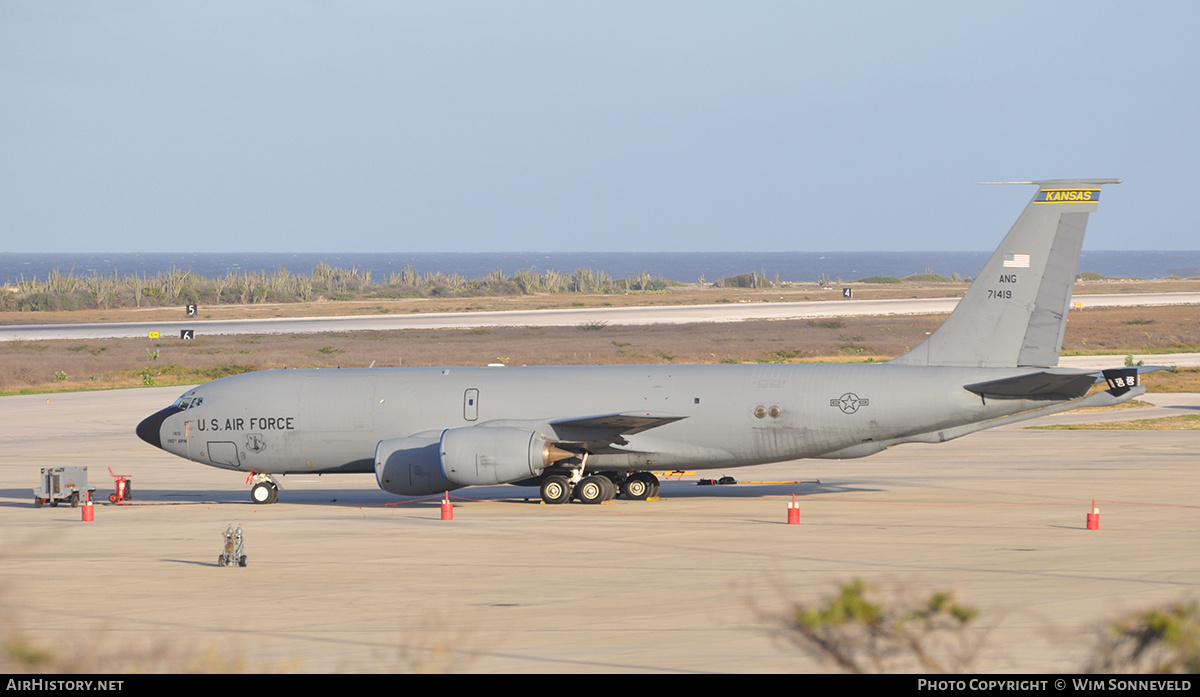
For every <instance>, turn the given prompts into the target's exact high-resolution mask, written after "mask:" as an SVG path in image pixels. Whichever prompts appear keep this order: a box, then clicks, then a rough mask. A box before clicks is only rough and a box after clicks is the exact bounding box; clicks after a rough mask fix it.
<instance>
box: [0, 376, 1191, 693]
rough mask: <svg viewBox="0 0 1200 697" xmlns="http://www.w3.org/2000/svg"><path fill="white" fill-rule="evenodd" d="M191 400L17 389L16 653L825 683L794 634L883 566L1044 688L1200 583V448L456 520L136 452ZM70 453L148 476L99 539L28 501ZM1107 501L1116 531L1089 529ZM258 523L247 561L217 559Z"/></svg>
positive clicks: (1136, 440) (113, 664)
mask: <svg viewBox="0 0 1200 697" xmlns="http://www.w3.org/2000/svg"><path fill="white" fill-rule="evenodd" d="M176 393H177V390H175V389H173V388H156V389H144V390H124V391H114V392H94V393H73V394H61V395H39V396H14V397H3V398H0V423H4V424H5V427H4V429H3V430H2V431H0V528H3V530H4V531H5V535H4V541H3V547H2V551H0V558H2V559H3V563H0V617H3V618H4V623H5V625H4V627H3V629H4V631H5V633H6V638H7V639H8V640H10V641H17V642H18V643H19V644H20V645H22V646H32V647H39V648H40V649H41V650H43V651H45V652H47V653H49V654H50V655H52V656H54V657H55V658H56V660H59V661H61V662H62V663H60V664H58V665H60V666H66V667H73V668H77V669H81V670H85V671H134V670H142V671H145V670H150V671H156V670H163V671H180V670H185V669H199V670H215V671H237V670H245V671H373V672H374V671H391V670H395V671H414V670H437V671H462V670H468V671H495V672H515V673H541V672H580V671H602V672H609V671H611V672H630V671H655V672H711V671H718V672H725V671H738V672H757V671H774V672H784V671H809V670H823V669H828V668H827V666H825V665H824V664H821V663H819V662H818V661H815V660H814V659H813V658H811V657H810V656H808V655H806V654H805V653H804V652H802V651H800V650H798V649H796V648H795V647H794V646H792V645H791V644H789V643H788V642H787V641H786V640H785V639H783V638H782V636H781V635H780V634H779V633H778V618H779V617H780V616H781V615H782V614H783V613H785V612H786V609H787V608H788V607H789V606H790V604H791V603H792V602H796V601H801V602H815V601H818V600H819V599H820V598H822V597H824V596H827V595H829V594H831V593H833V592H834V591H835V589H836V586H837V585H838V584H840V583H843V582H846V581H849V580H851V579H854V578H862V579H865V580H866V581H867V582H868V583H870V584H872V586H874V587H878V588H879V589H880V590H881V592H883V593H884V594H885V595H886V594H890V593H896V592H902V593H909V594H917V595H926V594H928V593H929V592H932V591H934V590H939V589H945V590H951V591H954V592H956V594H957V596H958V598H959V600H960V601H961V602H963V603H965V604H966V605H969V606H971V607H974V608H976V609H978V610H979V613H980V615H979V620H978V622H979V626H980V627H981V628H986V629H987V630H988V633H987V636H986V643H985V648H984V650H983V651H982V653H981V654H980V655H979V657H978V658H977V659H976V661H975V662H974V663H973V667H974V668H975V669H977V670H981V671H989V672H1034V673H1040V672H1048V671H1071V670H1075V669H1077V668H1078V667H1079V665H1080V664H1081V663H1082V662H1083V661H1085V660H1086V658H1087V656H1088V654H1089V652H1090V651H1091V649H1092V647H1093V641H1094V639H1095V637H1097V636H1098V634H1099V633H1100V631H1101V630H1102V628H1103V627H1104V626H1106V624H1107V623H1110V622H1111V621H1113V620H1114V619H1116V618H1117V617H1119V616H1121V615H1122V614H1124V613H1127V612H1130V611H1134V610H1138V609H1144V608H1148V607H1151V606H1158V605H1162V604H1165V603H1169V602H1173V601H1177V600H1180V599H1195V598H1196V596H1197V591H1198V588H1197V586H1198V585H1200V556H1197V555H1196V554H1195V550H1196V548H1197V544H1198V543H1200V506H1197V505H1196V500H1197V494H1198V493H1200V492H1198V491H1197V480H1196V476H1195V474H1196V450H1197V449H1196V445H1197V440H1196V438H1197V436H1196V434H1195V433H1194V432H1174V433H1145V432H1103V433H1098V432H1059V431H1026V430H1021V429H1019V428H1014V427H1005V428H1001V429H996V430H993V431H988V432H984V433H979V434H975V435H972V436H969V437H967V438H963V439H960V440H957V441H952V442H950V443H945V444H942V445H937V446H934V445H909V446H903V447H899V448H894V449H891V450H888V451H886V452H884V453H881V454H880V455H877V456H874V457H871V458H866V459H862V460H854V461H842V462H838V461H803V462H796V463H784V464H780V465H773V466H768V467H757V468H749V469H743V470H735V471H731V472H729V473H728V474H731V475H734V476H736V477H737V478H738V479H739V480H741V481H743V482H745V481H751V480H768V481H778V480H800V479H803V480H808V481H811V480H815V479H820V482H821V483H820V484H819V485H818V484H815V483H809V484H743V485H739V486H730V487H698V486H696V485H695V484H694V477H688V478H686V480H685V481H683V482H678V483H676V482H672V483H668V484H665V485H664V487H663V500H661V501H658V502H629V501H620V500H618V501H616V502H614V503H613V504H610V505H605V506H596V507H587V506H581V505H568V506H559V507H548V506H543V505H540V504H539V503H536V492H535V491H533V490H532V489H518V488H514V487H489V488H481V489H468V490H465V491H463V492H461V493H462V496H461V497H456V498H455V506H456V508H455V511H454V520H453V521H442V520H440V516H439V507H438V504H437V502H436V501H408V500H405V499H400V498H397V497H392V496H389V495H387V494H385V493H383V492H381V491H380V490H378V489H377V488H376V487H375V485H374V482H373V479H372V478H371V477H370V476H369V475H368V476H359V475H343V476H340V477H337V476H328V477H323V478H315V477H309V478H302V479H294V478H285V480H284V487H285V489H284V491H283V494H282V502H281V503H279V504H274V505H270V506H256V505H253V504H251V503H250V502H249V498H248V494H247V487H246V486H245V485H244V484H243V482H242V475H239V474H237V473H230V472H223V471H220V470H216V469H211V468H206V467H203V466H200V465H196V464H193V463H189V462H185V461H183V460H179V459H177V458H174V457H172V456H170V455H167V454H165V453H163V452H161V451H158V450H156V449H154V448H152V447H150V446H147V445H146V444H144V443H141V442H140V441H138V440H137V439H136V437H135V436H134V434H133V425H134V424H135V423H136V422H137V420H138V419H140V418H141V417H143V416H144V415H146V414H149V413H150V412H152V411H154V410H156V409H158V408H160V407H161V406H163V405H165V404H167V403H168V402H169V401H170V400H171V399H173V398H174V396H175V395H176ZM1149 398H1150V399H1151V400H1152V401H1153V400H1154V399H1155V398H1156V396H1155V395H1150V396H1149ZM1160 401H1163V404H1164V406H1163V407H1160V408H1157V409H1143V410H1138V411H1139V412H1156V411H1160V410H1161V411H1162V412H1163V413H1195V411H1196V410H1197V409H1200V395H1186V396H1184V395H1170V396H1167V397H1166V398H1165V400H1164V399H1160ZM1129 414H1130V412H1114V413H1113V418H1128V416H1129ZM1139 416H1141V413H1139ZM1055 418H1056V419H1058V420H1062V419H1065V418H1069V417H1064V416H1058V417H1055ZM1086 418H1088V419H1094V418H1104V417H1103V415H1099V416H1098V415H1095V414H1091V415H1088V416H1086ZM62 464H86V465H88V466H89V468H90V474H91V477H92V481H93V483H94V484H96V485H98V486H99V489H100V494H101V497H102V500H103V497H105V496H106V495H107V493H108V492H109V491H111V488H112V487H111V482H112V480H111V478H109V477H108V475H107V472H106V469H105V468H106V467H112V468H113V470H114V471H116V472H118V473H121V474H126V475H130V476H131V477H132V480H133V491H134V496H135V498H134V501H133V505H131V506H113V505H108V504H107V503H104V504H102V505H99V506H97V508H96V509H95V522H92V523H82V522H80V514H81V512H80V510H78V509H71V508H69V507H58V508H42V509H35V508H33V506H32V505H31V500H30V499H31V493H30V489H31V488H32V486H33V485H34V484H35V482H36V478H37V473H38V468H39V467H46V466H54V465H62ZM706 474H707V473H706ZM793 494H795V495H796V496H797V498H798V500H799V502H800V505H801V524H800V525H798V526H789V525H786V524H785V520H786V504H787V502H788V501H790V500H791V496H792V495H793ZM526 496H532V497H534V499H533V500H532V501H531V500H526V499H525V498H524V497H526ZM1093 499H1096V500H1097V502H1098V505H1099V507H1100V509H1101V528H1100V530H1099V531H1088V530H1086V529H1085V525H1084V523H1085V514H1086V513H1087V511H1088V510H1089V509H1090V506H1091V502H1092V500H1093ZM239 523H240V524H241V525H242V526H243V527H244V529H245V532H246V540H247V554H248V557H249V565H248V566H247V567H246V568H218V567H217V565H216V560H217V555H218V553H219V552H220V544H221V533H222V531H223V530H225V528H226V526H227V525H229V524H239ZM15 668H16V667H15V666H13V665H11V664H10V665H7V666H5V669H7V670H13V669H15ZM60 669H61V668H60Z"/></svg>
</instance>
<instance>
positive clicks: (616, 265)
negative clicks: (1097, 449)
mask: <svg viewBox="0 0 1200 697" xmlns="http://www.w3.org/2000/svg"><path fill="white" fill-rule="evenodd" d="M990 255H991V251H980V252H678V253H676V252H663V253H654V254H636V253H609V252H595V253H591V252H555V253H538V252H514V253H471V252H450V253H426V254H403V253H353V254H351V253H347V254H341V253H338V254H312V253H304V254H292V253H267V254H233V253H190V254H189V253H155V254H141V253H120V254H92V253H48V254H17V253H9V252H4V253H0V280H3V282H4V283H12V282H14V281H16V280H18V279H20V278H22V277H23V278H26V279H32V278H40V279H44V278H46V277H47V275H48V274H50V272H51V271H53V270H55V269H57V270H58V271H60V272H62V273H74V274H75V275H77V276H90V275H91V274H92V273H93V272H95V273H99V274H107V275H111V274H112V273H113V272H114V271H115V272H116V273H117V274H118V275H119V276H126V275H131V274H137V275H143V274H145V275H149V276H154V275H155V274H157V273H159V272H168V271H170V270H171V269H183V270H190V271H191V272H192V273H196V274H199V275H201V276H207V277H217V276H223V275H225V274H226V273H229V272H233V271H267V272H272V273H273V272H275V271H277V270H278V269H280V268H286V269H288V270H289V271H291V272H293V273H303V274H307V273H310V272H311V271H312V269H313V267H314V266H316V265H317V264H319V263H321V262H324V263H326V264H329V265H330V266H336V267H344V268H350V267H356V268H359V269H363V270H369V271H370V272H371V275H372V278H373V279H374V280H376V281H386V280H387V278H388V276H390V275H391V274H393V273H399V272H400V271H401V270H402V269H403V268H404V267H405V266H408V265H411V266H412V267H413V268H415V269H416V270H418V271H421V272H424V273H428V272H433V271H441V272H443V273H446V274H452V273H459V274H462V275H463V276H466V277H467V278H478V277H480V276H484V275H487V274H489V273H491V272H492V271H495V270H496V269H501V270H502V271H504V272H505V273H506V274H512V273H513V272H515V271H519V270H521V269H532V270H534V271H539V272H543V271H547V270H551V269H553V270H556V271H562V272H566V273H569V272H571V271H574V270H575V269H578V268H586V269H592V270H594V271H603V272H605V273H607V274H608V275H609V276H611V277H612V278H625V277H628V276H635V275H638V274H641V273H643V272H644V273H649V274H650V275H651V276H659V277H662V278H666V279H668V280H672V281H681V282H687V283H691V282H695V281H697V280H698V279H699V278H701V277H704V279H705V280H707V281H709V282H711V281H715V280H717V279H718V278H721V277H724V276H733V275H736V274H740V273H748V272H751V271H757V272H760V273H764V274H765V275H766V277H767V278H770V279H775V278H778V279H779V280H781V281H816V280H817V279H818V278H820V277H821V276H822V275H824V276H828V277H829V278H830V279H834V280H836V279H839V278H840V279H842V280H844V281H854V280H857V279H860V278H866V277H867V276H895V277H901V278H902V277H904V276H908V275H911V274H914V273H923V272H925V271H926V270H930V271H932V272H933V273H937V274H941V275H943V276H950V275H952V274H955V273H957V274H958V275H960V276H962V277H963V278H973V277H974V276H975V275H976V274H978V273H979V270H980V269H981V268H982V267H983V264H984V262H986V261H987V259H988V257H989V256H990ZM1079 270H1080V271H1094V272H1096V273H1099V274H1102V275H1104V276H1109V277H1133V278H1164V277H1167V276H1184V277H1190V276H1200V251H1135V252H1130V251H1084V252H1083V257H1082V259H1081V261H1080V264H1079Z"/></svg>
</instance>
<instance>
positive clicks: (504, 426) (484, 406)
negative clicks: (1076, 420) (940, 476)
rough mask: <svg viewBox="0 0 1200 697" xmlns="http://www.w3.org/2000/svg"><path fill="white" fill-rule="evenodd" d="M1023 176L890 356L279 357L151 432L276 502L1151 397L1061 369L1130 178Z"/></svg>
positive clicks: (592, 484)
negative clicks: (1006, 205)
mask: <svg viewBox="0 0 1200 697" xmlns="http://www.w3.org/2000/svg"><path fill="white" fill-rule="evenodd" d="M1012 183H1021V184H1036V185H1037V187H1038V190H1037V193H1036V194H1035V195H1034V197H1033V200H1032V201H1030V203H1029V204H1028V205H1027V207H1026V208H1025V210H1024V212H1023V213H1021V216H1020V217H1019V218H1018V219H1017V222H1016V223H1015V224H1014V225H1013V227H1012V229H1011V230H1010V231H1009V233H1008V235H1007V236H1006V237H1005V238H1004V241H1003V242H1001V244H1000V247H999V248H998V249H997V250H996V252H995V253H994V254H993V255H992V257H991V258H990V259H989V260H988V262H987V264H986V265H985V266H984V267H983V270H982V271H981V272H980V273H979V276H978V278H976V279H975V282H974V283H972V284H971V287H970V288H969V289H968V290H967V292H966V294H965V295H964V296H963V298H962V300H961V301H960V302H959V304H958V306H957V308H956V309H955V310H954V312H953V313H952V314H951V315H950V317H949V318H948V319H947V320H946V321H945V323H943V324H942V326H941V327H940V328H938V330H937V331H935V332H934V333H933V334H932V335H931V336H930V337H929V338H928V340H926V341H925V342H924V343H922V344H921V345H920V346H917V347H916V348H914V349H913V350H911V351H909V352H908V353H906V354H904V355H903V356H900V357H899V358H896V359H895V360H893V361H890V362H888V363H882V364H852V365H851V364H847V365H687V366H680V365H648V366H589V367H578V366H559V367H519V368H518V367H486V368H484V367H479V368H375V369H370V368H365V369H349V370H348V369H324V370H267V371H262V372H256V373H248V374H244V375H236V376H232V377H226V378H222V379H220V380H216V381H213V382H210V383H208V384H206V385H202V386H200V387H197V388H195V389H192V390H189V391H188V392H186V393H185V394H184V395H183V396H182V397H180V398H179V400H178V401H176V402H175V403H174V404H172V405H171V406H169V407H167V408H166V409H163V410H161V411H159V412H158V413H156V414H154V415H152V416H150V417H148V418H146V419H145V420H144V421H142V422H141V423H140V424H139V425H138V426H137V434H138V436H140V437H141V438H142V440H144V441H146V442H147V443H150V444H151V445H154V446H156V447H159V448H162V449H163V450H166V451H167V452H170V453H173V454H175V455H178V456H180V457H184V458H187V459H189V460H194V461H196V462H200V463H203V464H205V465H211V466H213V467H221V468H225V469H230V470H236V471H241V472H248V473H250V474H251V475H252V477H253V487H252V489H251V492H250V494H251V498H252V499H253V500H254V501H256V502H259V503H272V502H274V501H276V500H277V499H278V497H279V490H278V485H277V483H276V481H275V479H274V477H275V476H276V475H285V474H294V473H300V472H304V473H313V472H315V473H323V474H329V473H334V472H374V473H375V477H376V481H378V483H379V486H380V487H382V488H383V489H384V490H385V491H388V492H391V493H393V494H399V495H404V496H420V495H428V494H433V493H437V492H441V491H445V490H450V489H457V488H460V487H464V486H474V485H491V484H504V483H510V484H518V485H526V486H540V488H541V497H542V500H543V501H545V502H546V503H554V504H558V503H564V502H567V501H569V500H571V499H572V498H575V499H578V500H579V501H581V502H583V503H592V504H594V503H601V502H603V501H606V500H608V499H611V498H613V497H614V496H617V495H620V496H624V497H627V498H630V499H646V498H648V497H650V496H652V495H654V494H655V492H656V490H657V488H658V480H657V479H656V478H655V477H654V475H653V474H651V473H650V471H651V470H652V469H657V470H663V469H666V470H671V469H677V468H689V469H718V468H719V469H727V468H731V467H744V466H748V465H759V464H764V463H770V462H781V461H785V460H798V459H801V458H833V459H842V458H855V457H864V456H866V455H872V454H874V453H877V452H880V451H881V450H884V449H885V448H889V447H891V446H893V445H899V444H901V443H940V442H943V441H947V440H951V439H953V438H958V437H960V436H965V435H967V434H968V433H973V432H975V431H980V430H983V429H986V428H992V427H994V426H999V425H1002V424H1008V423H1013V422H1016V421H1022V420H1025V419H1031V418H1034V417H1037V416H1042V415H1045V414H1053V413H1055V412H1060V411H1066V410H1068V409H1074V408H1076V407H1082V406H1094V405H1111V404H1116V403H1119V402H1123V401H1126V400H1128V399H1130V398H1132V397H1135V396H1137V395H1139V394H1141V393H1142V392H1144V391H1145V388H1144V387H1141V386H1140V385H1139V380H1138V373H1139V369H1138V368H1137V367H1133V368H1125V367H1120V368H1113V369H1110V370H1104V371H1101V372H1093V371H1087V370H1077V369H1068V368H1059V367H1056V366H1057V365H1058V354H1059V351H1060V349H1061V348H1062V341H1063V331H1064V329H1065V328H1066V318H1067V309H1068V305H1069V304H1070V301H1071V289H1072V285H1073V283H1074V280H1075V274H1076V271H1077V268H1078V265H1079V252H1080V248H1081V247H1082V244H1083V234H1084V228H1085V226H1086V224H1087V219H1088V214H1089V213H1091V212H1093V211H1095V210H1096V206H1097V202H1098V201H1099V198H1100V187H1101V185H1103V184H1117V183H1120V180H1119V179H1070V180H1054V181H1036V182H1012ZM1102 381H1107V387H1108V389H1107V390H1103V391H1097V392H1094V393H1093V394H1091V395H1090V396H1088V393H1089V391H1090V390H1091V388H1092V386H1093V385H1094V384H1095V383H1099V382H1102Z"/></svg>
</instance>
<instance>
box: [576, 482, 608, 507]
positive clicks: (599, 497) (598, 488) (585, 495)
mask: <svg viewBox="0 0 1200 697" xmlns="http://www.w3.org/2000/svg"><path fill="white" fill-rule="evenodd" d="M606 483H607V484H608V486H607V487H606V486H605V484H606ZM611 486H612V481H610V480H609V479H608V477H605V476H603V475H598V474H593V475H592V476H590V477H584V478H583V480H582V481H580V482H579V483H578V484H576V485H575V495H576V496H578V497H579V502H580V503H587V504H593V505H594V504H599V503H603V502H604V501H606V500H607V499H606V498H605V496H604V495H605V494H606V493H609V492H610V490H609V488H608V487H611Z"/></svg>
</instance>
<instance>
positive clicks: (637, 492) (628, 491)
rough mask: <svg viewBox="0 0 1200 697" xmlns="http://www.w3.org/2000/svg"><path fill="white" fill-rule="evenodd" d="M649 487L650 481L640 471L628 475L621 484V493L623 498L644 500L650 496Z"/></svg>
mask: <svg viewBox="0 0 1200 697" xmlns="http://www.w3.org/2000/svg"><path fill="white" fill-rule="evenodd" d="M650 489H651V485H650V482H649V481H647V480H646V477H645V476H644V475H643V474H642V473H641V472H638V473H637V474H631V475H629V477H628V478H627V479H626V480H625V483H624V484H622V485H621V493H622V494H624V495H625V498H627V499H631V500H633V501H645V500H646V499H648V498H650Z"/></svg>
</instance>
